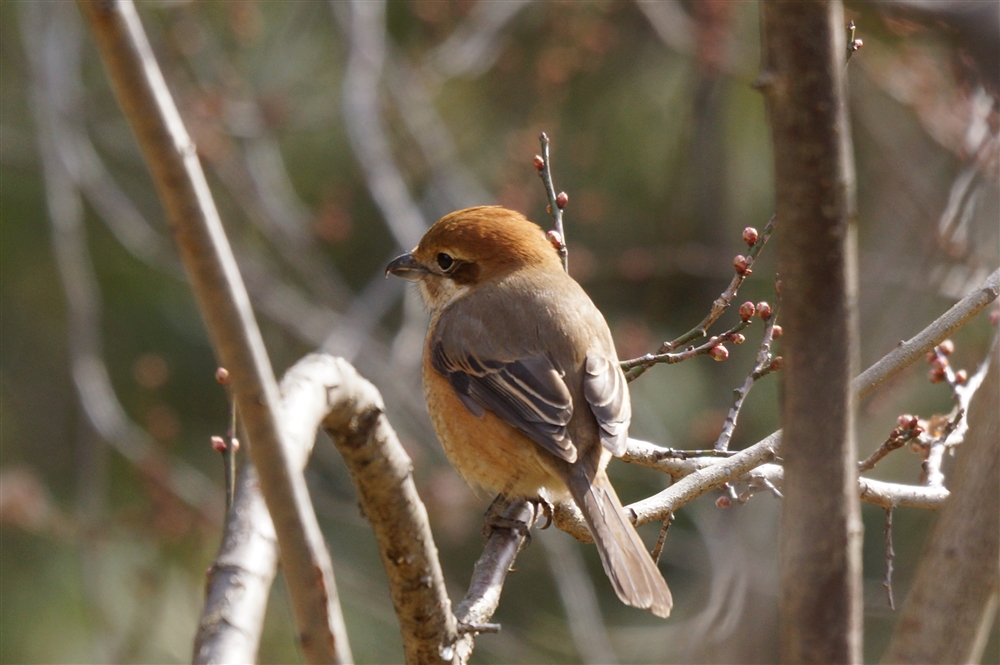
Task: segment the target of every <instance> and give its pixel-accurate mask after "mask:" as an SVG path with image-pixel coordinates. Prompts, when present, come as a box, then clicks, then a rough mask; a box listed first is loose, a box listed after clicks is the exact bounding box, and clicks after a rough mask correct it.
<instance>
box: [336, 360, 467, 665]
mask: <svg viewBox="0 0 1000 665" xmlns="http://www.w3.org/2000/svg"><path fill="white" fill-rule="evenodd" d="M336 362H337V363H338V364H339V365H340V373H341V376H340V382H339V383H338V384H337V385H336V386H334V387H333V388H331V389H330V395H329V397H328V399H329V401H330V413H329V415H328V416H327V417H326V419H325V420H324V421H323V427H324V428H325V429H326V431H327V433H328V434H329V435H330V437H331V438H332V439H333V443H334V445H335V446H336V447H337V450H339V451H340V453H341V455H343V457H344V462H345V463H346V464H347V468H348V470H349V471H350V472H351V480H352V481H353V482H354V487H355V489H356V490H357V492H358V499H359V502H360V504H361V509H362V511H363V513H364V514H365V516H366V517H367V519H368V522H369V523H370V524H371V526H372V530H373V531H374V532H375V538H376V539H377V541H378V545H379V553H380V555H381V557H382V564H383V566H384V567H385V571H386V575H387V576H388V578H389V589H390V592H391V594H392V601H393V605H394V606H395V608H396V615H397V617H398V619H399V624H400V630H401V632H402V634H403V648H404V650H405V652H406V662H408V663H443V662H449V661H451V660H452V655H453V652H454V648H455V643H456V641H457V640H458V639H459V637H458V625H457V622H456V620H455V616H454V615H453V614H452V611H451V600H450V599H449V598H448V593H447V591H446V590H445V586H444V576H443V574H442V572H441V564H440V562H439V561H438V553H437V547H436V546H435V545H434V538H433V536H432V535H431V530H430V523H429V521H428V519H427V510H426V509H425V508H424V504H423V502H421V500H420V497H419V495H418V494H417V489H416V485H415V484H414V482H413V476H412V472H413V466H412V463H411V462H410V458H409V457H408V456H407V454H406V452H405V451H404V450H403V447H402V445H400V443H399V439H398V438H397V437H396V433H395V431H393V429H392V426H391V425H390V424H389V420H388V419H387V418H386V416H385V413H384V410H385V407H384V405H383V403H382V397H381V395H379V393H378V390H376V389H375V387H374V386H373V385H372V384H370V383H369V382H368V381H366V380H364V379H363V378H361V377H360V376H358V374H357V372H355V371H354V368H352V367H350V365H348V364H347V363H346V362H345V361H343V360H339V359H338V360H337V361H336ZM463 639H465V638H463Z"/></svg>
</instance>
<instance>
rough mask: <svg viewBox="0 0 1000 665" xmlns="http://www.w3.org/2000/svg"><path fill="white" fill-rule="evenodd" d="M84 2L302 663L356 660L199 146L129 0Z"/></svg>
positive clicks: (268, 366)
mask: <svg viewBox="0 0 1000 665" xmlns="http://www.w3.org/2000/svg"><path fill="white" fill-rule="evenodd" d="M78 4H79V6H80V9H81V12H82V13H83V15H84V17H85V19H86V20H87V23H88V24H89V26H90V30H91V33H92V34H93V36H94V39H95V41H96V43H97V46H98V49H99V51H100V53H101V57H102V59H103V61H104V64H105V67H106V68H107V71H108V75H109V77H110V79H111V82H112V85H113V87H114V89H115V93H116V95H117V97H118V102H119V104H120V105H121V107H122V110H123V112H124V113H125V116H126V118H128V120H129V123H130V125H131V126H132V129H133V131H134V132H135V135H136V138H137V139H138V142H139V146H140V147H141V149H142V151H143V154H144V156H145V158H146V163H147V164H148V165H149V168H150V171H151V173H152V176H153V181H154V183H155V184H156V188H157V191H158V192H159V195H160V200H161V202H162V203H163V206H164V208H165V210H166V213H167V218H168V220H169V222H170V225H171V228H172V230H173V232H174V237H175V240H176V243H177V246H178V249H179V251H180V254H181V258H182V260H183V262H184V266H185V269H186V271H187V273H188V275H189V276H190V278H191V285H192V288H193V290H194V294H195V298H196V299H197V301H198V305H199V308H200V310H201V314H202V316H203V317H204V319H205V322H206V323H207V327H208V331H209V335H210V337H211V339H212V343H213V346H214V348H215V351H216V355H217V358H218V360H219V361H220V364H221V365H223V366H224V367H227V368H228V369H229V371H230V373H231V378H232V386H233V393H234V395H235V397H236V400H237V403H238V405H239V410H240V414H241V416H242V418H243V420H244V423H245V425H246V428H247V432H248V435H249V438H250V441H251V444H252V445H251V446H250V453H251V456H252V457H253V460H254V464H255V465H256V467H257V469H258V470H259V472H260V485H261V490H262V491H263V494H264V498H265V500H266V501H267V507H268V510H269V512H270V514H271V517H272V518H273V520H274V523H275V527H276V531H277V535H278V542H279V545H280V547H281V559H282V563H283V564H284V571H285V579H286V581H287V583H288V587H289V591H290V595H291V599H292V606H293V609H294V611H295V616H296V621H297V623H298V626H299V631H300V635H301V640H302V648H303V652H304V655H305V657H306V659H307V660H308V661H309V662H346V661H349V660H350V654H349V651H348V647H347V639H346V638H347V635H346V631H345V630H344V628H343V618H342V617H341V612H340V605H339V603H338V602H337V601H336V593H335V586H334V579H333V567H332V565H331V562H330V556H329V553H328V552H327V550H326V546H325V544H324V542H323V536H322V534H321V533H320V530H319V524H318V523H317V521H316V516H315V514H314V513H313V510H312V505H311V504H310V502H309V495H308V491H307V489H306V485H305V479H304V478H303V477H302V474H301V473H296V472H294V471H292V465H291V464H290V463H289V459H288V455H289V453H288V446H287V445H286V444H285V440H286V437H285V436H284V435H283V433H282V432H281V430H280V428H279V425H278V419H277V412H278V409H279V397H278V387H277V384H276V382H275V380H274V375H273V372H272V370H271V365H270V360H269V359H268V356H267V352H266V351H265V349H264V343H263V340H262V339H261V337H260V331H259V330H258V329H257V324H256V321H255V320H254V318H253V313H252V311H251V308H250V301H249V298H248V296H247V293H246V289H245V288H244V286H243V281H242V279H241V278H240V275H239V271H238V269H237V267H236V262H235V261H234V259H233V256H232V250H231V249H230V247H229V243H228V240H227V239H226V236H225V232H224V231H223V228H222V223H221V220H220V219H219V214H218V211H217V210H216V208H215V203H214V202H213V200H212V197H211V194H210V192H209V189H208V183H207V182H206V181H205V175H204V173H203V172H202V170H201V166H200V164H199V162H198V156H197V151H196V148H195V146H194V143H193V142H192V141H191V139H190V137H189V136H188V133H187V131H186V130H185V128H184V124H183V122H182V121H181V118H180V115H179V114H178V112H177V108H176V106H175V105H174V102H173V99H172V98H171V96H170V92H169V91H168V89H167V85H166V82H165V81H164V79H163V75H162V73H161V72H160V69H159V66H158V65H157V63H156V60H155V58H154V56H153V53H152V49H151V48H150V45H149V41H148V39H147V38H146V35H145V32H144V31H143V29H142V25H141V23H140V21H139V16H138V14H137V13H136V10H135V6H134V5H133V4H132V2H131V1H130V0H116V1H112V0H80V1H79V3H78Z"/></svg>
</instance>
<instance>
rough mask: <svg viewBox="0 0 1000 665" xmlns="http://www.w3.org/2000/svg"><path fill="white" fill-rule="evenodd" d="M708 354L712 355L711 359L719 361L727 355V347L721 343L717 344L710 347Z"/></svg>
mask: <svg viewBox="0 0 1000 665" xmlns="http://www.w3.org/2000/svg"><path fill="white" fill-rule="evenodd" d="M708 355H710V356H712V358H713V359H715V360H716V361H717V362H720V363H721V362H722V361H723V360H725V359H726V358H728V357H729V349H727V348H726V347H724V346H723V345H721V344H718V345H716V346H713V347H712V349H711V350H710V351H709V352H708Z"/></svg>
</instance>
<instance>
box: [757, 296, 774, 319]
mask: <svg viewBox="0 0 1000 665" xmlns="http://www.w3.org/2000/svg"><path fill="white" fill-rule="evenodd" d="M757 316H759V317H760V318H761V320H762V321H767V320H768V319H770V318H771V306H770V305H768V304H767V303H766V302H764V301H761V302H759V303H757Z"/></svg>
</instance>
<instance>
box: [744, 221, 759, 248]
mask: <svg viewBox="0 0 1000 665" xmlns="http://www.w3.org/2000/svg"><path fill="white" fill-rule="evenodd" d="M759 237H760V234H758V233H757V229H755V228H754V227H752V226H748V227H746V228H745V229H743V242H745V243H746V244H747V245H749V246H750V247H753V246H754V245H756V244H757V239H758V238H759Z"/></svg>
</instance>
